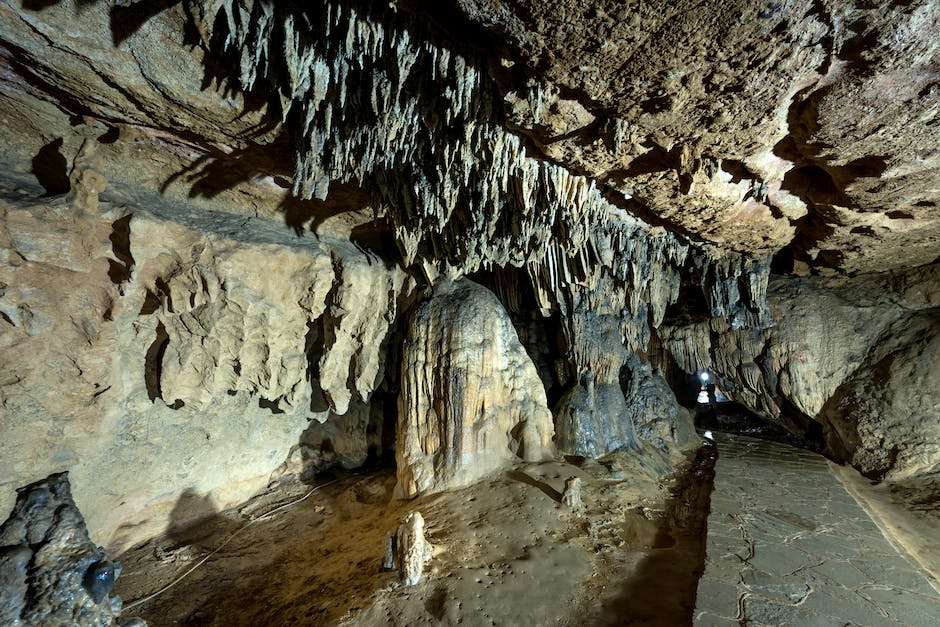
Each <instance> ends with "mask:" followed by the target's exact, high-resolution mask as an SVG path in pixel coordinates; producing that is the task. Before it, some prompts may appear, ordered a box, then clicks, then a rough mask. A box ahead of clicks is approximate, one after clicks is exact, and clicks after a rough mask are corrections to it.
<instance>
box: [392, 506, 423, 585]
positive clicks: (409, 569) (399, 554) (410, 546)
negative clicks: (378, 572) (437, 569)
mask: <svg viewBox="0 0 940 627" xmlns="http://www.w3.org/2000/svg"><path fill="white" fill-rule="evenodd" d="M433 551H434V547H432V546H431V544H430V543H429V542H428V541H427V539H425V537H424V517H423V516H421V513H420V512H410V513H409V514H408V515H406V516H405V518H404V520H402V522H401V525H399V527H398V530H397V531H396V532H395V534H394V535H390V536H389V537H388V546H387V547H386V556H385V566H386V568H389V569H397V570H398V574H399V577H400V578H401V582H402V583H403V584H404V585H406V586H413V585H415V584H416V583H418V582H419V581H421V574H422V573H423V572H424V565H425V564H426V563H428V562H429V561H431V556H432V554H433ZM390 558H391V559H390Z"/></svg>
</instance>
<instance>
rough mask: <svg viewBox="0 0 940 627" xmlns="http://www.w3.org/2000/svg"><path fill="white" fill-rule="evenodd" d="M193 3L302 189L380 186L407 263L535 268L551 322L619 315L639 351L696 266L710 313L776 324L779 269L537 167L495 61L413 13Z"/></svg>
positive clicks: (231, 0)
mask: <svg viewBox="0 0 940 627" xmlns="http://www.w3.org/2000/svg"><path fill="white" fill-rule="evenodd" d="M190 5H191V8H193V14H194V15H195V17H196V19H197V23H198V25H199V27H200V29H201V31H202V33H203V35H204V38H205V40H206V41H207V42H212V41H218V40H219V39H222V40H223V41H224V49H225V50H226V51H228V52H234V53H235V54H236V55H237V56H238V58H239V66H238V82H239V85H240V86H241V87H242V88H243V89H246V90H251V89H253V88H256V87H260V86H262V84H263V85H264V86H265V87H266V88H270V89H273V90H275V91H276V93H277V95H278V99H279V101H280V103H281V107H282V110H283V111H282V113H283V116H284V119H285V120H287V121H288V123H289V125H290V129H291V131H292V133H293V135H294V138H295V143H296V165H295V178H294V193H295V194H297V195H298V196H301V197H304V198H320V199H323V198H325V197H326V195H327V194H328V192H329V187H330V185H331V183H332V182H334V181H341V182H348V181H352V180H355V181H356V182H358V183H359V184H362V185H364V186H366V187H368V188H370V189H371V192H372V193H373V194H374V196H375V198H374V200H375V203H376V204H377V205H379V206H382V207H384V208H385V209H386V211H387V214H388V215H389V217H390V219H391V221H392V224H393V226H394V231H395V235H396V239H397V242H398V245H399V248H400V249H401V252H402V254H403V258H404V261H405V263H406V265H410V264H412V263H417V262H420V263H421V264H423V265H424V266H425V267H429V266H434V267H436V272H439V273H446V274H449V275H451V276H455V275H460V274H466V273H471V272H474V271H477V270H479V269H486V268H492V267H506V266H515V267H525V269H526V271H527V273H528V275H529V277H530V279H531V281H532V285H533V288H534V292H535V294H536V299H537V304H538V306H539V308H540V309H541V310H542V311H543V312H548V311H549V310H560V311H561V312H562V314H564V315H566V316H569V318H570V314H571V313H573V312H572V307H574V308H575V309H578V310H581V311H597V310H611V312H612V313H618V314H622V315H621V317H622V320H623V322H622V324H621V327H622V328H621V334H622V336H623V341H624V343H625V344H626V345H627V346H629V347H631V348H633V349H643V348H645V346H646V345H647V343H648V341H649V329H650V327H651V326H652V327H656V326H658V325H659V324H660V323H661V322H662V321H663V317H664V315H665V311H666V308H667V306H668V305H669V304H671V303H674V302H675V301H676V300H677V299H678V297H679V288H680V285H681V282H682V278H683V271H684V270H685V269H687V268H689V267H692V268H695V269H696V270H697V273H698V274H699V275H700V276H701V277H702V278H703V287H704V289H705V292H706V297H707V299H708V303H709V306H710V308H711V314H712V315H713V316H716V317H723V318H727V319H728V320H729V321H730V323H731V325H732V326H733V327H734V328H741V327H745V326H764V325H766V324H767V323H768V321H769V320H768V317H767V316H766V312H765V306H764V304H763V303H764V298H765V291H766V279H767V272H768V266H769V264H768V263H767V260H758V261H754V260H751V259H749V258H747V257H744V256H742V255H739V254H736V253H727V252H723V251H719V250H718V249H716V248H713V247H710V246H703V245H695V244H692V243H690V242H688V241H687V240H685V239H684V238H682V237H681V236H678V235H676V234H674V233H671V232H669V231H667V230H666V229H664V228H662V227H653V226H651V225H649V224H647V223H646V222H644V221H643V220H641V219H639V218H637V217H635V216H634V215H632V214H631V213H629V212H627V211H625V210H624V209H622V208H620V207H618V206H616V205H614V204H612V203H611V202H610V201H609V200H608V198H607V197H606V196H605V191H604V190H603V189H602V188H600V187H598V185H597V184H596V183H595V181H594V180H592V179H590V178H588V177H585V176H581V175H578V174H574V173H572V172H570V171H569V170H567V169H566V168H564V167H562V166H560V165H556V164H553V163H550V162H548V161H545V160H540V159H536V158H533V157H530V156H528V155H527V152H526V146H525V144H524V143H523V140H522V139H521V138H520V136H519V135H516V134H514V133H512V132H510V131H508V130H507V129H506V125H505V113H504V110H503V102H502V98H501V96H500V94H499V92H498V91H497V88H496V86H495V83H494V81H493V80H492V78H491V77H490V76H489V74H488V73H487V70H486V63H485V62H484V61H483V60H482V59H479V58H475V57H474V56H472V55H465V54H462V53H461V52H460V51H456V50H453V49H451V48H449V47H448V45H447V44H446V43H442V42H440V41H437V40H435V37H434V36H433V34H432V33H430V32H429V30H428V27H427V26H426V25H425V24H423V23H421V22H419V21H418V20H417V19H416V18H415V17H414V16H411V15H410V14H407V13H404V12H398V13H395V12H392V11H390V10H389V9H388V7H386V6H384V5H382V6H379V5H378V4H374V5H372V4H368V3H367V4H364V5H356V6H350V5H349V4H347V3H343V4H339V3H331V2H327V3H324V4H322V5H319V6H317V7H305V8H300V7H299V6H294V5H290V4H288V5H282V4H278V5H275V4H274V3H273V2H271V1H270V0H202V1H198V0H191V1H190ZM219 29H221V30H219ZM570 324H571V321H570V319H569V325H570ZM575 334H576V332H575V331H574V330H572V335H575ZM586 358H587V359H588V361H589V362H592V363H593V361H592V359H591V357H590V356H586ZM589 365H590V364H585V367H588V366H589ZM595 365H596V364H595Z"/></svg>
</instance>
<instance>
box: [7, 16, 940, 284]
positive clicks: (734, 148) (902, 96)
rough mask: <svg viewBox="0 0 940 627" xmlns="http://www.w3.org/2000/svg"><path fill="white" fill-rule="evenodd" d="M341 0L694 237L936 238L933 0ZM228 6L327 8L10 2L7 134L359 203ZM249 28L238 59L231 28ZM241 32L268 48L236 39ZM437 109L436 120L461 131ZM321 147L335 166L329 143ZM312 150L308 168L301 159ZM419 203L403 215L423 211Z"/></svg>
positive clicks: (623, 198) (850, 247) (148, 181)
mask: <svg viewBox="0 0 940 627" xmlns="http://www.w3.org/2000/svg"><path fill="white" fill-rule="evenodd" d="M337 5H339V6H342V7H346V8H347V9H348V10H349V11H353V12H355V11H359V13H360V14H362V15H366V16H369V17H370V19H377V20H378V21H379V22H383V21H384V23H386V24H391V25H392V26H390V27H388V28H390V29H391V30H390V31H389V32H398V31H394V29H395V28H398V26H396V25H403V26H401V28H403V29H404V30H406V31H407V30H408V29H409V28H412V27H413V25H414V24H421V25H422V26H421V28H420V29H416V30H413V31H412V32H411V34H412V36H413V37H415V38H418V39H422V38H423V39H428V40H430V43H429V44H426V46H430V47H437V48H441V49H445V50H450V49H452V50H454V51H456V52H455V54H457V53H459V54H462V55H464V56H465V57H466V58H467V59H470V60H472V62H473V64H475V65H474V66H473V67H474V69H475V71H477V72H478V73H479V75H480V76H483V78H482V79H479V80H481V81H483V82H482V83H481V85H482V87H480V92H481V93H482V92H487V91H488V90H490V91H492V94H491V96H492V98H491V100H492V102H487V103H483V104H478V103H476V102H475V101H474V102H471V104H469V105H462V106H464V108H467V107H470V108H473V107H477V108H478V109H479V110H480V111H483V112H484V113H486V114H487V115H489V114H492V116H493V117H494V119H495V122H494V123H495V124H498V125H499V126H500V127H502V128H505V129H508V133H507V134H506V136H507V137H510V138H514V139H513V140H512V141H517V142H518V143H519V145H520V146H521V148H520V150H524V151H525V153H526V155H527V156H528V157H531V158H534V159H537V160H539V161H542V162H545V163H548V164H553V166H558V167H561V168H564V169H566V170H568V171H569V172H570V173H572V174H574V175H579V176H580V178H579V180H586V181H589V182H590V184H591V185H592V186H593V188H596V189H597V190H599V191H598V194H599V195H600V196H601V197H602V198H603V199H604V201H605V202H607V203H609V204H610V205H611V206H614V207H616V208H617V209H622V210H625V211H626V212H627V213H629V214H632V215H634V216H638V217H640V218H641V219H642V220H644V221H645V222H648V223H650V224H652V225H654V226H657V227H659V226H661V227H665V228H666V229H667V230H668V231H670V232H672V233H675V234H677V235H678V236H680V237H681V238H683V239H684V240H688V241H691V242H697V243H701V244H704V245H714V246H715V247H716V248H718V249H724V250H730V251H736V252H739V253H744V254H745V255H755V256H760V255H769V254H773V253H778V252H780V251H784V253H783V254H782V255H781V258H782V259H784V261H783V264H782V266H781V267H782V268H783V269H784V270H790V269H791V268H792V270H793V271H795V272H797V273H810V272H814V273H815V272H822V273H831V272H838V273H844V274H855V273H864V272H870V271H880V270H885V269H893V268H901V267H910V266H918V265H923V264H926V263H930V262H933V261H934V260H936V259H937V258H938V255H940V212H938V208H937V203H938V198H940V149H938V141H937V140H938V135H940V131H938V115H940V79H938V77H940V36H938V35H940V6H938V5H937V3H934V2H928V1H918V0H914V1H911V2H886V3H875V2H855V3H845V2H833V1H819V0H812V1H811V0H793V1H788V2H764V1H759V2H758V1H750V0H743V1H736V2H723V3H695V4H686V3H674V2H614V1H604V0H592V1H589V2H585V1H578V2H574V1H562V2H553V3H546V2H541V1H536V0H508V1H502V0H454V1H453V2H447V3H423V2H417V1H415V0H412V1H400V2H397V3H395V2H393V3H391V5H390V6H386V3H371V2H341V3H337ZM102 6H104V7H105V8H106V10H102ZM233 6H234V7H236V8H238V7H240V8H241V10H242V11H243V14H244V15H245V16H247V15H252V12H254V15H258V14H261V13H264V12H265V11H268V10H270V11H271V12H272V15H275V17H276V18H277V16H278V15H283V14H278V13H277V12H278V11H283V12H285V14H291V15H293V16H294V17H295V18H296V19H295V20H294V21H295V22H299V21H300V20H302V19H304V16H305V15H306V16H307V17H308V18H309V19H310V21H311V22H316V19H314V18H323V17H324V16H323V15H321V14H320V13H321V9H319V8H317V9H312V8H307V7H301V5H300V4H298V3H290V2H283V3H276V2H275V3H265V2H260V1H259V2H251V1H242V2H234V3H233V2H223V1H216V2H194V1H189V2H172V1H163V2H156V3H150V2H136V3H135V2H126V1H125V2H94V1H90V2H89V1H85V2H74V3H73V2H55V1H43V2H23V3H21V2H14V1H4V2H2V3H0V19H2V23H3V26H2V27H0V115H2V119H3V121H4V126H5V129H6V134H7V142H8V145H9V146H10V147H11V151H14V152H15V151H16V150H22V151H30V150H35V149H36V147H35V146H32V145H30V141H34V140H32V139H29V138H30V137H36V136H38V137H42V138H43V139H44V140H46V141H49V142H52V141H54V140H55V138H57V137H62V136H64V135H66V134H67V133H68V132H69V130H71V132H72V133H73V134H74V133H79V134H81V133H84V134H86V135H95V136H96V137H99V141H101V139H100V138H101V137H118V138H120V139H121V141H122V142H123V143H124V144H126V145H127V146H125V147H124V148H122V150H125V151H127V150H137V151H138V152H140V151H145V150H149V151H150V153H151V157H150V158H149V160H150V162H152V163H153V164H154V167H153V168H152V171H148V169H147V168H143V169H140V168H137V169H135V171H133V172H126V173H124V178H125V179H127V180H128V181H132V182H133V183H135V184H137V185H141V184H143V185H150V186H152V187H156V188H160V189H161V190H163V191H166V190H167V189H168V188H169V187H172V186H173V185H187V186H188V193H189V194H190V195H198V196H204V197H210V198H215V197H217V196H219V195H220V194H222V193H223V192H228V191H230V190H231V189H234V188H236V187H238V186H241V187H242V190H241V192H239V193H240V194H241V195H240V196H239V198H241V201H242V202H243V204H245V206H247V207H248V209H243V210H245V211H248V212H255V213H257V212H258V211H259V209H258V207H259V206H262V205H264V204H265V202H266V198H267V197H269V196H270V197H276V196H277V197H279V196H278V194H283V192H284V189H285V188H288V187H293V189H294V192H295V194H296V195H298V196H301V197H308V198H313V201H308V202H314V203H315V204H313V205H300V204H298V203H299V201H297V202H294V201H290V200H284V201H283V202H282V205H281V209H282V210H283V211H285V213H287V214H290V211H294V212H295V213H299V214H300V216H301V217H300V218H298V219H307V218H309V217H310V215H312V214H315V213H317V211H320V212H321V213H322V212H326V213H328V214H330V213H337V212H339V211H341V210H345V209H346V208H348V207H353V208H358V209H362V208H363V205H365V204H369V203H367V202H364V201H363V199H362V198H361V194H358V193H357V190H356V181H355V177H352V176H350V177H348V178H349V180H342V181H340V180H337V179H338V178H341V177H335V176H326V178H327V180H326V184H327V185H328V186H329V187H330V193H329V194H327V193H325V192H323V190H322V189H321V190H320V191H317V189H316V188H317V185H318V183H317V181H316V180H313V179H315V178H316V176H313V177H312V178H311V175H310V174H309V172H310V170H311V168H313V166H311V165H310V163H308V162H304V163H298V158H297V156H296V152H297V151H298V150H301V151H303V150H306V151H307V154H310V153H311V152H315V151H311V146H310V144H309V141H311V140H310V134H311V131H310V130H309V128H310V123H309V118H310V117H311V116H312V115H313V114H309V112H310V107H309V106H308V105H307V104H304V103H303V102H301V103H300V104H299V105H298V102H299V101H300V100H302V99H304V98H308V99H309V94H310V92H309V91H307V92H303V91H302V90H300V91H298V89H299V88H296V89H295V90H294V91H295V93H294V94H285V93H284V90H283V89H281V91H280V93H275V92H276V91H277V90H276V89H274V88H273V87H272V85H273V81H274V79H275V78H276V76H275V74H276V72H274V68H275V65H276V64H275V62H274V60H273V59H271V58H269V57H270V56H271V53H270V49H268V48H265V47H264V46H261V45H255V44H257V41H248V43H247V44H246V38H247V39H248V40H250V39H251V38H252V37H259V36H260V35H259V33H262V31H261V30H258V29H257V28H256V29H255V30H251V29H250V28H247V27H246V26H245V25H244V24H243V25H242V26H238V25H237V24H236V23H235V22H232V23H230V24H229V28H228V29H225V28H221V27H219V28H221V30H220V29H219V28H216V27H217V26H218V22H217V21H216V20H217V18H219V16H221V15H223V14H225V12H226V11H229V12H230V13H231V10H232V7H233ZM245 11H247V12H245ZM310 16H312V17H310ZM376 16H377V17H376ZM326 17H327V18H329V19H333V20H334V21H335V22H336V23H337V24H338V23H339V22H338V21H336V20H337V19H338V18H337V16H336V15H332V16H326ZM347 17H348V16H347ZM347 21H348V20H347ZM236 22H237V20H236ZM350 23H352V22H350ZM255 26H257V25H256V24H255ZM318 28H319V27H317V26H316V24H314V26H313V27H311V30H312V32H313V33H314V35H316V33H322V32H323V30H322V29H321V30H318ZM262 30H263V29H262ZM269 30H270V29H269ZM326 30H327V31H328V30H329V29H326ZM223 31H225V32H223ZM228 31H231V32H228ZM235 31H238V32H235ZM283 32H285V33H287V32H293V31H289V29H288V30H284V31H283ZM226 33H227V36H226ZM223 36H226V39H225V41H224V42H220V38H221V37H223ZM239 36H240V37H242V40H241V43H242V44H244V45H242V48H243V50H242V55H241V58H240V59H239V58H237V57H238V54H237V51H235V50H233V48H232V46H231V45H230V44H231V42H232V40H233V39H235V40H237V39H238V37H239ZM396 37H397V35H396ZM388 39H392V38H391V36H389V38H388ZM376 41H377V40H376ZM396 41H397V40H396ZM399 43H400V42H399ZM272 45H273V44H272ZM396 45H399V44H396ZM244 49H250V50H251V51H253V52H252V53H253V54H255V57H253V58H248V60H247V61H246V54H245V52H244ZM377 50H378V48H377ZM389 50H391V51H392V52H394V51H395V50H401V48H394V46H393V47H390V48H387V49H385V53H388V51H389ZM259 51H261V52H259ZM324 58H327V59H329V58H330V57H328V56H327V57H324ZM376 58H384V57H381V56H379V57H376ZM385 61H388V63H389V64H390V65H398V66H399V67H400V66H401V59H398V60H397V62H396V63H393V62H392V61H391V60H389V59H387V58H385ZM246 62H247V63H248V64H249V66H250V67H249V68H248V69H249V70H250V71H247V72H246ZM373 62H374V60H373ZM239 63H240V64H241V69H240V71H239V70H238V69H235V71H234V72H233V65H237V64H239ZM283 65H284V68H282V69H285V68H286V71H288V73H289V70H290V67H289V66H290V63H289V62H288V63H285V64H283ZM469 65H471V64H470V62H468V66H469ZM419 69H420V68H419ZM233 73H234V74H236V75H237V76H236V77H233V76H232V74H233ZM256 75H257V76H256ZM246 79H247V80H246ZM282 82H283V81H282ZM246 83H247V84H246ZM422 85H423V84H422ZM295 87H296V85H295ZM478 87H479V86H478ZM402 89H404V90H405V91H407V89H408V86H407V85H405V86H404V87H403V88H402ZM292 99H293V102H292ZM476 100H479V98H476ZM419 104H420V103H419ZM431 104H432V105H434V102H431ZM435 106H436V105H435ZM304 107H307V108H304ZM347 108H348V107H347ZM490 109H492V111H491V110H490ZM304 112H306V113H308V114H309V115H308V124H307V126H306V127H304V128H305V130H306V133H307V135H306V137H305V139H306V140H307V141H308V144H306V145H301V146H300V147H299V148H298V139H297V133H296V131H294V132H291V131H290V128H289V127H290V125H291V124H292V119H291V115H293V116H295V117H296V116H298V115H300V114H302V113H304ZM63 113H64V114H66V116H65V117H63V116H62V114H63ZM472 115H477V113H473V114H472ZM472 115H471V117H472ZM62 120H67V121H68V124H69V125H70V126H71V127H72V128H71V129H68V128H62V125H63V122H62ZM448 120H449V118H446V117H445V119H444V121H443V122H442V123H443V125H444V126H443V127H442V128H441V129H437V130H435V129H432V132H431V133H430V135H429V136H430V137H431V139H432V141H433V139H434V138H435V137H438V136H440V137H442V138H443V137H445V136H446V135H447V134H448V132H449V130H450V129H448V128H447V124H448ZM293 124H294V125H295V128H296V121H294V122H293ZM76 129H79V130H76ZM380 130H382V129H380ZM435 133H438V135H435ZM468 137H469V136H468ZM487 137H490V136H487ZM477 139H479V138H477ZM447 141H448V140H447V139H442V140H441V142H442V144H446V143H447ZM500 141H502V140H500ZM303 143H304V139H301V140H300V144H303ZM458 143H459V140H458ZM128 146H129V147H128ZM369 148H370V146H366V147H365V148H364V149H363V150H367V149H369ZM477 148H478V147H477V146H472V147H471V150H472V151H474V152H476V151H477ZM113 150H117V148H114V149H113ZM334 152H335V151H334ZM432 153H434V148H433V147H432V148H429V149H428V150H427V151H424V152H422V151H418V152H417V153H415V155H414V158H415V159H421V158H424V157H425V156H427V155H428V154H432ZM354 157H355V158H357V159H358V158H360V155H354ZM484 157H486V155H485V154H484ZM331 158H333V161H334V162H335V163H334V164H333V165H334V166H335V167H336V168H347V169H348V164H347V163H340V159H339V158H338V157H336V156H335V155H331ZM352 158H353V157H350V159H352ZM458 159H459V157H458ZM299 161H303V158H301V159H299ZM314 165H315V166H317V167H320V175H319V176H321V178H322V176H324V175H323V173H324V172H325V173H326V174H327V175H328V174H330V168H329V167H327V166H329V164H327V165H323V164H322V163H321V162H317V163H315V164H314ZM321 166H322V167H321ZM305 168H306V171H307V174H308V177H307V178H308V180H307V181H300V182H298V177H302V176H303V172H304V171H305ZM360 174H362V176H372V175H374V173H373V172H369V173H360ZM471 174H472V175H473V176H476V173H475V172H473V173H471ZM468 176H469V175H468ZM116 178H119V177H115V176H111V177H109V179H111V180H112V181H114V180H116ZM259 182H260V183H259ZM321 183H322V182H321ZM249 188H250V189H249ZM321 188H322V184H321ZM298 192H299V193H298ZM394 196H395V194H392V193H389V194H387V195H386V197H385V199H384V200H385V202H394V201H395V198H394ZM419 200H421V198H419ZM423 200H424V201H425V202H430V200H428V199H427V198H425V199H423ZM316 203H319V204H316ZM229 204H231V203H229ZM373 204H374V203H373ZM356 205H358V207H355V206H356ZM285 207H286V208H285ZM336 207H339V209H337V208H336ZM233 210H236V209H233ZM441 211H443V212H444V213H445V214H447V215H450V214H448V213H447V212H448V211H450V209H448V208H447V207H443V208H442V209H441ZM411 217H413V216H411ZM288 218H289V221H290V216H288ZM426 218H427V216H422V217H421V220H418V222H421V224H417V223H413V224H412V223H409V224H397V225H396V226H397V227H398V228H399V231H401V230H402V229H405V230H407V229H408V228H412V229H421V228H423V229H427V228H429V226H428V220H427V219H426ZM356 220H357V218H356V217H355V216H354V217H353V218H350V221H351V223H352V224H353V226H355V224H357V222H356ZM422 220H423V221H422ZM412 222H414V220H412ZM431 222H433V220H432V221H431ZM430 228H433V224H432V225H431V227H430ZM484 234H485V233H484ZM408 236H409V237H412V238H413V239H414V237H415V236H414V234H413V233H409V234H408ZM446 244H447V242H444V243H443V244H442V243H441V242H437V241H434V242H429V243H426V248H425V250H428V249H433V248H434V247H435V246H440V245H446ZM461 254H464V255H467V254H469V255H471V256H472V251H470V252H468V251H461ZM511 257H512V256H511V255H508V256H506V257H505V259H509V260H510V261H511V262H513V263H516V262H520V261H519V259H514V258H511ZM484 261H485V260H484ZM496 261H499V259H497V260H496ZM471 269H472V268H471Z"/></svg>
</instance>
